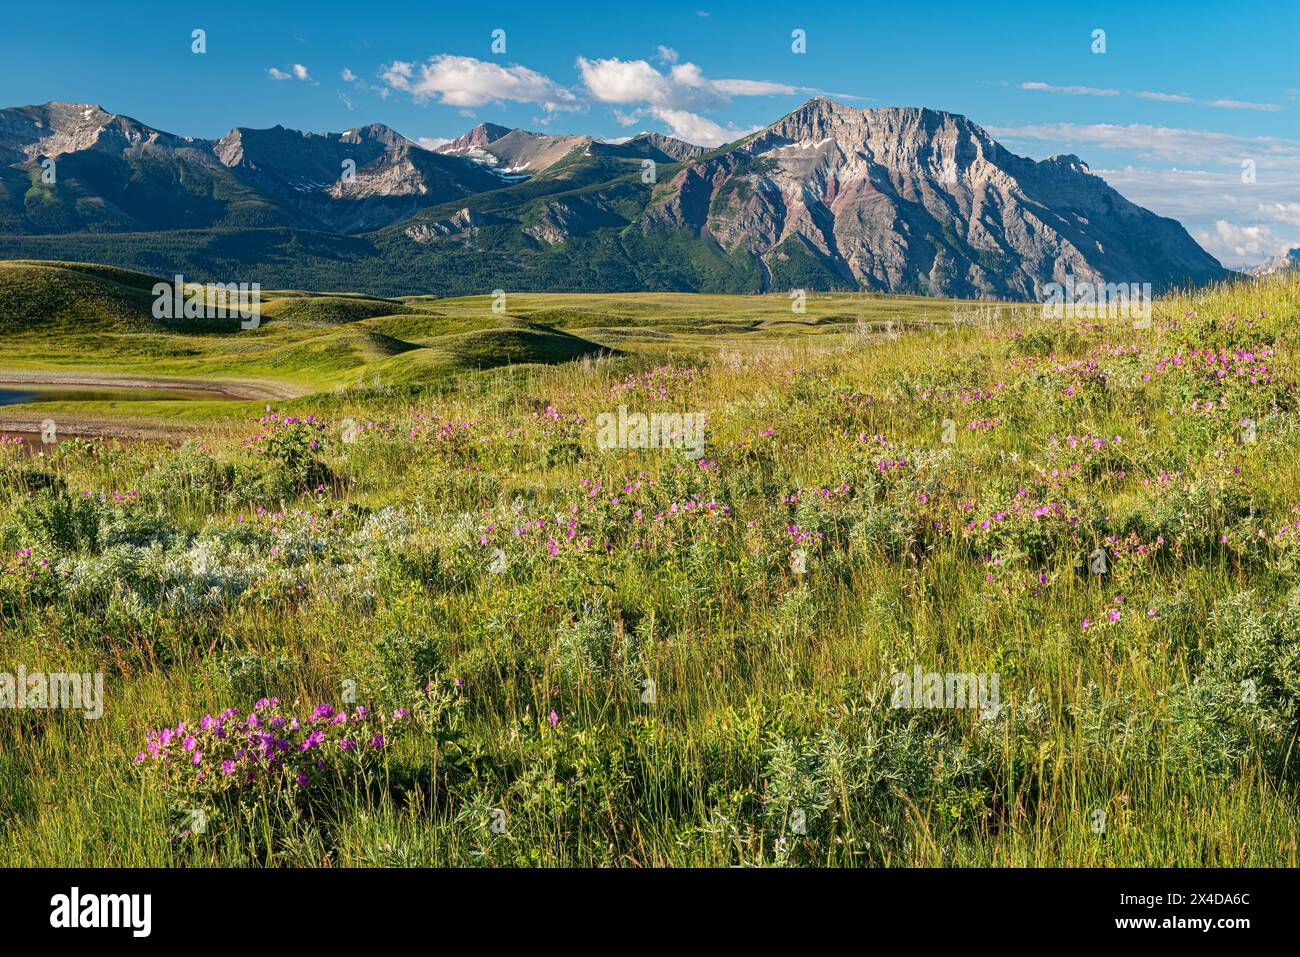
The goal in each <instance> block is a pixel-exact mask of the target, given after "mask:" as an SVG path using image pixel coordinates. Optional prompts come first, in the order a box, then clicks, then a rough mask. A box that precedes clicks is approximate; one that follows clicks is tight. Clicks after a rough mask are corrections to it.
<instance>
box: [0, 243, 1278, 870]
mask: <svg viewBox="0 0 1300 957" xmlns="http://www.w3.org/2000/svg"><path fill="white" fill-rule="evenodd" d="M154 281H155V280H154V279H153V278H152V277H143V276H141V275H139V274H135V273H128V272H125V271H122V270H111V269H108V268H107V267H86V266H76V265H72V264H35V263H4V264H0V335H2V336H3V338H4V342H5V358H4V360H3V362H0V366H2V367H3V371H4V372H6V373H10V374H12V375H27V376H30V377H34V378H39V377H41V376H54V375H65V376H68V375H81V376H90V375H93V376H99V377H106V376H114V377H119V378H122V379H140V378H148V379H151V380H157V381H160V382H168V381H174V382H181V381H185V382H209V383H219V384H221V385H222V387H223V388H225V389H226V390H228V393H229V394H228V395H225V396H223V397H220V398H213V399H211V400H208V399H203V400H197V401H196V400H173V401H166V400H160V401H156V402H153V401H151V402H134V401H133V402H121V403H114V402H112V401H104V400H100V401H94V402H75V401H66V400H65V401H60V402H54V403H42V404H38V405H30V406H11V407H7V408H5V409H2V410H0V412H3V413H4V416H0V431H3V430H4V429H5V428H6V426H5V424H4V422H5V417H7V418H9V419H10V420H12V421H15V422H16V421H18V420H19V419H24V420H42V419H46V418H49V419H53V420H54V421H56V422H59V423H62V424H63V426H61V428H62V434H63V436H64V437H63V439H62V441H60V442H59V443H58V444H57V445H50V446H42V445H41V443H40V441H39V437H37V438H36V439H35V440H33V439H32V438H31V437H30V436H28V437H27V438H26V440H25V441H24V442H22V443H15V442H12V441H5V442H2V443H0V672H4V671H9V672H14V671H15V670H16V669H17V667H18V666H19V665H22V666H23V667H24V668H25V669H26V671H27V672H28V673H29V674H30V673H33V672H42V673H50V672H68V673H73V672H75V673H83V672H92V673H93V672H101V673H102V674H103V689H104V691H103V695H104V701H103V704H104V707H103V715H102V717H100V718H98V719H95V720H88V719H87V718H85V717H84V716H83V715H82V714H81V713H78V712H76V711H72V710H51V709H39V708H26V709H14V710H8V711H0V794H3V795H4V797H3V798H0V863H3V864H6V865H14V866H31V865H41V866H50V865H59V866H128V865H138V866H249V865H257V866H261V865H265V866H310V867H325V866H430V865H432V866H438V865H458V866H464V865H468V866H477V865H486V866H556V865H558V866H593V865H594V866H626V867H659V866H773V865H788V866H872V867H899V866H1030V865H1037V866H1056V865H1070V866H1259V865H1263V866H1290V867H1294V866H1296V864H1297V847H1296V835H1297V826H1298V825H1300V807H1298V806H1297V801H1296V789H1297V784H1298V783H1300V754H1297V740H1296V735H1297V727H1298V725H1297V717H1298V716H1300V711H1298V707H1300V579H1298V577H1297V570H1298V569H1300V419H1298V418H1297V415H1298V412H1300V408H1298V403H1297V395H1296V382H1297V378H1298V375H1300V366H1298V363H1297V359H1296V346H1297V339H1298V336H1297V319H1298V318H1300V278H1297V277H1296V276H1294V275H1292V276H1291V277H1290V278H1285V277H1283V278H1278V279H1274V280H1272V281H1269V282H1258V283H1238V284H1232V285H1226V286H1222V287H1218V288H1214V289H1209V290H1205V291H1201V292H1196V293H1187V294H1180V295H1171V296H1168V297H1166V298H1163V299H1160V300H1158V301H1157V303H1156V305H1155V310H1154V315H1153V318H1152V322H1151V324H1150V327H1149V328H1141V329H1135V328H1133V325H1132V322H1131V321H1129V320H1127V319H1118V318H1112V319H1107V318H1090V319H1058V320H1051V321H1048V320H1044V319H1042V318H1041V317H1039V316H1038V315H1037V314H1036V313H1035V312H1033V311H1032V310H1030V309H1026V308H1024V307H1014V306H1000V307H999V306H994V305H993V304H974V303H953V302H945V301H941V300H934V299H925V298H909V297H884V296H853V295H823V294H810V295H809V298H808V300H807V304H806V310H805V311H803V312H795V311H794V310H793V309H792V303H791V302H790V300H789V299H788V298H786V297H784V296H766V297H759V296H755V297H724V296H693V295H652V294H635V295H619V296H580V295H559V294H556V295H541V294H529V295H522V294H521V295H509V296H507V297H506V300H505V302H504V304H503V306H502V307H501V311H494V310H493V299H492V297H491V296H480V297H473V298H466V299H454V300H440V299H430V298H421V297H407V298H402V299H375V298H370V297H361V296H348V295H345V294H328V295H316V294H311V293H306V292H302V291H292V290H288V291H280V292H276V293H272V294H270V295H269V296H268V302H267V304H266V306H265V307H264V312H263V321H262V324H261V325H260V327H259V328H257V329H256V330H251V331H247V332H236V331H233V330H232V329H223V328H212V329H200V330H195V329H192V328H184V327H183V326H181V325H179V324H178V325H167V324H165V323H159V322H157V321H154V320H153V319H152V318H151V317H150V316H149V301H150V296H149V293H148V289H149V287H150V286H151V285H152V283H153V282H154ZM0 378H4V376H3V375H0ZM620 406H625V407H626V409H627V410H628V411H629V412H642V413H651V412H661V413H682V414H685V413H698V414H703V415H704V416H705V417H706V425H705V431H704V435H705V448H704V453H703V456H702V457H700V458H695V457H692V456H691V455H689V454H688V453H687V452H686V451H684V450H681V449H675V448H667V449H639V448H614V449H602V448H600V447H599V445H598V442H597V435H598V419H599V417H600V416H602V414H607V413H617V411H618V409H619V407H620ZM109 421H118V422H122V423H125V424H126V425H127V426H131V425H133V424H134V425H142V426H143V425H149V426H152V427H154V428H160V427H166V428H167V434H166V435H165V436H163V437H162V438H159V437H157V436H155V437H154V438H151V439H146V440H139V441H106V440H99V439H92V438H86V437H78V436H76V434H75V433H76V432H77V431H78V429H77V423H79V422H81V423H84V422H94V423H101V424H102V423H103V422H109ZM33 450H34V451H33ZM1099 556H1100V557H1099ZM916 671H919V672H921V673H925V674H931V673H939V674H941V675H942V674H951V673H958V674H970V675H980V676H987V677H996V682H997V683H996V690H997V694H998V696H999V700H998V701H997V706H996V707H995V708H993V709H991V711H990V710H981V709H973V708H969V707H965V708H963V707H938V706H928V704H925V703H923V702H921V701H919V700H918V701H915V702H912V704H913V705H923V706H903V707H900V706H898V704H899V702H898V700H897V695H896V690H895V689H896V686H897V679H896V678H895V677H894V676H896V675H898V674H900V673H901V674H903V675H912V674H913V673H914V672H916ZM340 716H341V717H340Z"/></svg>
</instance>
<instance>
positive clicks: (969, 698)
mask: <svg viewBox="0 0 1300 957" xmlns="http://www.w3.org/2000/svg"><path fill="white" fill-rule="evenodd" d="M998 680H999V676H998V674H997V673H996V672H994V673H993V674H987V673H983V672H981V673H979V674H974V673H971V672H958V671H925V672H923V671H922V670H921V666H920V665H914V666H913V668H912V671H911V672H910V673H909V672H906V671H898V672H895V673H894V674H893V675H892V676H891V677H890V684H892V685H893V688H894V695H893V698H892V699H891V700H890V703H889V706H890V707H891V708H949V709H970V710H972V711H979V713H980V717H981V718H996V717H997V716H998V713H999V712H1000V711H1001V710H1002V699H1001V697H1000V695H999V692H998Z"/></svg>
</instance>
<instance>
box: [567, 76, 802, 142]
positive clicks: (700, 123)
mask: <svg viewBox="0 0 1300 957" xmlns="http://www.w3.org/2000/svg"><path fill="white" fill-rule="evenodd" d="M577 66H578V72H579V73H580V74H581V75H582V82H583V85H584V86H585V87H586V89H587V92H588V94H589V95H590V96H591V97H592V99H594V100H596V101H598V102H600V103H607V104H609V105H610V106H615V107H634V109H632V110H631V111H628V110H620V109H616V110H615V111H614V116H615V119H617V120H618V122H619V123H621V124H623V125H624V126H630V125H632V124H633V123H636V122H637V121H638V120H640V119H642V118H643V117H645V116H653V117H654V118H655V119H658V120H659V121H660V122H662V123H665V124H667V126H668V128H669V129H670V130H671V131H672V134H673V135H674V136H677V137H679V138H681V139H684V140H687V141H689V142H691V143H696V144H699V145H700V146H718V145H721V144H722V143H727V142H730V141H731V140H734V139H737V138H739V137H740V136H743V135H745V134H746V133H748V132H751V130H748V129H738V128H737V127H735V126H733V125H730V124H728V125H727V126H725V127H724V126H722V125H721V124H719V123H717V122H715V121H714V120H711V119H709V118H708V117H706V116H702V115H701V113H702V112H704V111H708V110H712V109H718V108H720V107H724V106H726V105H727V104H729V103H730V102H731V98H732V97H736V96H773V95H789V94H793V93H815V92H817V91H816V90H813V89H810V88H808V87H797V86H791V85H789V84H787V83H773V82H770V81H767V80H742V79H722V80H711V79H709V78H708V77H706V76H705V75H704V71H703V70H701V69H700V68H699V67H698V66H696V65H695V64H694V63H674V64H673V66H672V67H671V68H670V69H669V70H668V72H667V73H662V72H660V71H659V70H657V69H655V68H654V67H653V66H651V65H650V64H649V63H648V62H646V61H645V60H620V59H618V58H617V57H610V58H608V59H597V60H589V59H587V58H586V57H578V61H577Z"/></svg>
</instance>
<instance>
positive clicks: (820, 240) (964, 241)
mask: <svg viewBox="0 0 1300 957" xmlns="http://www.w3.org/2000/svg"><path fill="white" fill-rule="evenodd" d="M671 185H672V188H671V189H670V190H669V191H667V192H666V194H665V195H663V196H661V197H660V198H659V200H658V201H657V202H656V203H655V204H654V205H653V206H652V207H651V208H650V209H649V210H648V211H647V221H648V222H651V223H677V224H682V225H686V226H689V227H691V228H693V229H695V230H697V231H699V232H700V234H701V235H707V236H710V237H712V238H713V239H715V240H716V241H717V242H718V243H719V244H720V245H721V246H722V247H723V248H724V249H727V250H735V249H742V250H744V251H747V252H749V253H752V254H753V255H754V256H756V257H757V258H758V259H759V260H760V261H761V262H762V264H763V268H764V269H766V270H767V271H768V273H769V274H770V273H771V272H772V271H773V269H774V268H776V267H778V265H779V264H787V265H788V264H790V263H791V262H792V261H800V262H805V266H804V268H805V269H810V268H811V269H814V270H816V271H821V272H825V273H828V274H829V275H831V276H833V277H835V280H836V281H838V282H839V283H840V284H842V285H843V286H845V287H851V288H863V289H875V290H884V291H888V290H895V291H897V290H900V289H917V290H924V291H931V292H941V293H944V294H949V295H959V296H1010V297H1014V298H1037V297H1038V296H1040V295H1041V292H1042V287H1043V286H1044V285H1045V284H1047V283H1050V282H1064V279H1065V277H1066V276H1067V275H1071V276H1073V277H1074V278H1075V280H1076V281H1109V282H1121V281H1123V282H1151V283H1153V284H1154V285H1156V286H1163V285H1167V284H1169V283H1176V282H1182V281H1188V280H1190V281H1204V280H1207V279H1211V278H1218V277H1219V276H1221V275H1223V274H1224V270H1223V269H1222V267H1221V266H1220V265H1219V263H1218V262H1217V261H1216V260H1215V259H1214V258H1213V257H1211V256H1210V255H1209V254H1208V253H1206V252H1205V251H1204V250H1202V249H1201V248H1200V247H1199V246H1197V245H1196V243H1195V242H1194V241H1193V240H1192V239H1191V237H1190V236H1189V235H1188V234H1187V232H1186V230H1184V229H1183V227H1182V226H1180V225H1179V224H1178V223H1177V222H1175V221H1174V220H1171V219H1165V218H1163V217H1160V216H1156V215H1155V214H1154V213H1151V212H1149V211H1147V210H1145V209H1142V208H1141V207H1138V206H1135V205H1134V204H1132V203H1130V202H1128V201H1127V200H1126V199H1124V198H1123V197H1122V196H1120V194H1119V193H1117V192H1116V191H1115V190H1113V189H1112V188H1111V187H1109V186H1108V185H1107V184H1106V183H1105V181H1104V180H1102V179H1101V178H1100V177H1097V176H1093V175H1092V174H1091V173H1089V172H1088V167H1087V166H1086V165H1085V164H1084V163H1083V162H1082V161H1081V160H1079V159H1078V157H1075V156H1059V157H1053V158H1051V159H1049V160H1045V161H1043V162H1041V163H1036V162H1034V161H1032V160H1028V159H1024V158H1022V157H1018V156H1015V155H1013V154H1011V153H1009V152H1008V151H1007V150H1005V149H1003V148H1002V147H1001V146H1000V145H998V143H996V142H995V141H994V140H993V139H992V137H990V136H989V134H988V133H987V132H985V131H984V130H983V129H982V128H980V127H979V126H977V125H976V124H974V123H972V122H970V121H969V120H967V119H966V118H965V117H962V116H956V115H954V114H950V113H941V112H938V111H935V110H926V109H912V108H888V109H865V110H862V109H854V108H851V107H845V106H841V105H840V104H837V103H834V102H832V101H831V100H828V99H824V98H818V99H815V100H811V101H809V102H808V103H806V104H805V105H804V106H802V107H800V108H799V109H798V110H796V111H794V112H793V113H791V114H789V115H788V116H786V117H783V118H782V119H781V120H778V121H777V122H776V123H773V124H772V125H771V126H769V127H767V128H766V129H764V130H761V131H760V132H758V133H756V134H754V135H752V136H751V137H749V138H748V139H747V140H744V141H742V142H741V143H740V144H739V145H738V146H737V147H736V148H734V149H733V150H731V151H728V152H726V153H724V154H722V155H719V156H717V157H715V158H712V159H709V160H705V161H701V162H697V163H695V164H693V165H691V166H688V167H687V168H685V169H683V170H682V171H681V172H680V173H679V174H678V175H677V177H676V178H675V179H674V181H673V183H672V184H671Z"/></svg>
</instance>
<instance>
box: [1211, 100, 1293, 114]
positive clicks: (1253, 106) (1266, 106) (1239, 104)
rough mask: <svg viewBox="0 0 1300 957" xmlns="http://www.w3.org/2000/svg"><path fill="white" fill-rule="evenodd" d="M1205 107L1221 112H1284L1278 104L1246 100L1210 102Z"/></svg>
mask: <svg viewBox="0 0 1300 957" xmlns="http://www.w3.org/2000/svg"><path fill="white" fill-rule="evenodd" d="M1205 105H1206V106H1215V107H1218V108H1219V109H1221V110H1263V111H1264V112H1266V113H1279V112H1281V110H1282V107H1280V106H1278V105H1277V104H1276V103H1248V102H1246V101H1245V100H1210V101H1209V102H1207V103H1206V104H1205Z"/></svg>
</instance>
